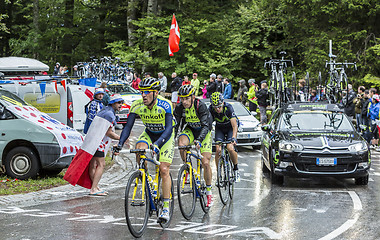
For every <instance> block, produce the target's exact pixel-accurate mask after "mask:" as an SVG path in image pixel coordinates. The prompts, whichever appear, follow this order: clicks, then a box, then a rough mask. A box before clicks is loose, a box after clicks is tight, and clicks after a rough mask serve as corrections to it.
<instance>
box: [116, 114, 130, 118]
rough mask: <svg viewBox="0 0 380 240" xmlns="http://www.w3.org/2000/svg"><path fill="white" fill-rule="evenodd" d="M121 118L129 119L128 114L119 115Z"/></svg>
mask: <svg viewBox="0 0 380 240" xmlns="http://www.w3.org/2000/svg"><path fill="white" fill-rule="evenodd" d="M118 116H119V118H127V116H128V114H118Z"/></svg>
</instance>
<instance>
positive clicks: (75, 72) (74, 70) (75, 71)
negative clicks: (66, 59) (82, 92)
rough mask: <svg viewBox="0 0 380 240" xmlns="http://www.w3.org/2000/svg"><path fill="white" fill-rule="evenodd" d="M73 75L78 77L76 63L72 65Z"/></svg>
mask: <svg viewBox="0 0 380 240" xmlns="http://www.w3.org/2000/svg"><path fill="white" fill-rule="evenodd" d="M72 76H73V77H79V71H78V65H74V67H73V75H72Z"/></svg>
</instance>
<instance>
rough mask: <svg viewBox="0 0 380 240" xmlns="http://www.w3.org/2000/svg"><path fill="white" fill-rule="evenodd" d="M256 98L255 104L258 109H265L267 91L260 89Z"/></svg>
mask: <svg viewBox="0 0 380 240" xmlns="http://www.w3.org/2000/svg"><path fill="white" fill-rule="evenodd" d="M256 97H257V104H258V105H259V106H260V107H267V106H268V101H267V100H268V97H269V95H268V89H267V88H261V89H260V90H259V91H257V92H256Z"/></svg>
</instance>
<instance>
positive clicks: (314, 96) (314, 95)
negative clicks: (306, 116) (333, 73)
mask: <svg viewBox="0 0 380 240" xmlns="http://www.w3.org/2000/svg"><path fill="white" fill-rule="evenodd" d="M317 101H318V97H317V91H316V90H315V89H313V90H311V95H310V102H317Z"/></svg>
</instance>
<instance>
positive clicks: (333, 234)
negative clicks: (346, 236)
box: [319, 214, 359, 240]
mask: <svg viewBox="0 0 380 240" xmlns="http://www.w3.org/2000/svg"><path fill="white" fill-rule="evenodd" d="M358 218H359V214H356V216H355V217H354V219H349V220H347V221H346V222H345V223H343V225H342V226H340V227H339V228H337V229H335V230H334V231H332V232H331V233H329V234H327V235H326V236H324V237H322V238H320V239H319V240H330V239H334V238H336V237H338V236H339V235H341V234H342V233H344V232H345V231H347V230H348V229H349V228H351V227H352V226H354V224H355V223H356V221H357V220H358Z"/></svg>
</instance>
